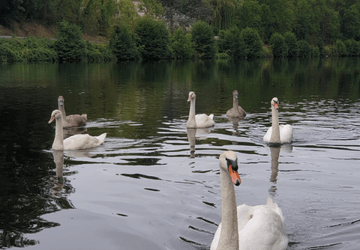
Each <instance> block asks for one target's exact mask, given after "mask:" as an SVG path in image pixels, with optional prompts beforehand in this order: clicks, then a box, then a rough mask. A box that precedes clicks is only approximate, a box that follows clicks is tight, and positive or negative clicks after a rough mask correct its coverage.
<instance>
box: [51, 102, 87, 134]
mask: <svg viewBox="0 0 360 250" xmlns="http://www.w3.org/2000/svg"><path fill="white" fill-rule="evenodd" d="M58 109H59V110H60V111H61V114H62V124H63V128H68V127H82V126H85V125H86V122H87V114H82V115H68V116H66V113H65V100H64V97H63V96H59V98H58Z"/></svg>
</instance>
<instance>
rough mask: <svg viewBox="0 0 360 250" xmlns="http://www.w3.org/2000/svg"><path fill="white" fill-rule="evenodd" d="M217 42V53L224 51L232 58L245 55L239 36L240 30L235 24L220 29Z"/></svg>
mask: <svg viewBox="0 0 360 250" xmlns="http://www.w3.org/2000/svg"><path fill="white" fill-rule="evenodd" d="M217 43H218V48H219V53H226V54H227V55H228V56H229V57H230V58H233V59H239V58H244V57H245V43H244V41H243V40H242V39H241V38H240V30H239V29H238V28H237V27H236V26H233V27H232V28H230V29H228V30H226V31H223V30H222V31H220V33H219V39H218V40H217Z"/></svg>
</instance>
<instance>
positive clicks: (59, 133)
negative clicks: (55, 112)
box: [52, 118, 64, 150]
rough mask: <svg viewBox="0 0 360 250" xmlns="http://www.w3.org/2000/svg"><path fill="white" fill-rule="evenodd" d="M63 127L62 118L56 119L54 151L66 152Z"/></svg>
mask: <svg viewBox="0 0 360 250" xmlns="http://www.w3.org/2000/svg"><path fill="white" fill-rule="evenodd" d="M63 136H64V135H63V126H62V121H61V118H58V119H56V128H55V139H54V142H53V145H52V148H53V150H64V138H63Z"/></svg>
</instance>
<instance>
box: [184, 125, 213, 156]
mask: <svg viewBox="0 0 360 250" xmlns="http://www.w3.org/2000/svg"><path fill="white" fill-rule="evenodd" d="M211 130H212V128H188V129H187V131H186V132H187V138H188V141H189V143H190V158H195V140H196V136H198V138H200V139H202V136H205V135H207V134H209V133H210V132H211ZM204 139H205V138H204Z"/></svg>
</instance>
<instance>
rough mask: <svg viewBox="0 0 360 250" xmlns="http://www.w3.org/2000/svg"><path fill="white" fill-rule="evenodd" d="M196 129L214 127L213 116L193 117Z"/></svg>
mask: <svg viewBox="0 0 360 250" xmlns="http://www.w3.org/2000/svg"><path fill="white" fill-rule="evenodd" d="M195 121H196V127H197V128H208V127H212V126H214V125H215V122H214V115H213V114H211V115H206V114H197V115H195Z"/></svg>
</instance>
